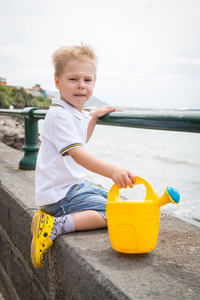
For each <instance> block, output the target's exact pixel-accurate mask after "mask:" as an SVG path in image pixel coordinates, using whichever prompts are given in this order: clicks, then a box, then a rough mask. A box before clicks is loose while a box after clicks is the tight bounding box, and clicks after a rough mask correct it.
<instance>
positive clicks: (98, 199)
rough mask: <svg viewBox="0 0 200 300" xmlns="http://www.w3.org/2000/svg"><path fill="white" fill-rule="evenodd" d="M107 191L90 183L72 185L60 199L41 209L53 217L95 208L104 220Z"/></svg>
mask: <svg viewBox="0 0 200 300" xmlns="http://www.w3.org/2000/svg"><path fill="white" fill-rule="evenodd" d="M107 196H108V192H107V191H105V190H103V189H101V188H98V187H96V186H95V185H93V184H92V183H87V182H84V183H80V184H75V185H73V186H72V187H71V188H70V189H69V191H68V192H67V194H66V196H65V197H64V198H63V199H61V200H60V201H58V202H56V203H53V204H49V205H45V206H41V209H43V210H44V211H46V212H47V213H49V214H51V215H53V216H54V217H60V216H62V215H68V214H72V213H76V212H80V211H84V210H96V211H97V212H98V213H99V214H100V215H101V216H102V217H103V218H104V219H105V220H106V202H107Z"/></svg>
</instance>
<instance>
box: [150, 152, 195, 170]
mask: <svg viewBox="0 0 200 300" xmlns="http://www.w3.org/2000/svg"><path fill="white" fill-rule="evenodd" d="M155 159H158V160H161V161H163V162H166V163H171V164H178V165H185V166H191V167H195V168H199V167H200V164H198V163H197V162H196V163H194V162H190V161H187V160H180V159H177V158H175V159H174V158H171V157H166V156H160V155H157V156H155Z"/></svg>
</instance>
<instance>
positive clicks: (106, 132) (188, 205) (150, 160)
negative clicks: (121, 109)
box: [39, 110, 200, 227]
mask: <svg viewBox="0 0 200 300" xmlns="http://www.w3.org/2000/svg"><path fill="white" fill-rule="evenodd" d="M129 112H130V110H129ZM134 112H135V111H134ZM140 113H142V114H143V111H142V110H140ZM149 113H150V112H149ZM167 113H169V112H167ZM40 122H42V120H41V121H40ZM39 128H40V129H39V130H40V131H41V128H42V126H41V125H39ZM87 150H88V151H89V152H91V153H93V154H94V155H96V156H97V157H99V158H101V159H103V160H105V161H107V162H109V163H112V164H115V165H116V166H119V167H122V168H126V169H128V170H130V171H132V172H133V173H134V174H135V175H136V176H140V177H143V178H145V179H146V180H147V181H149V182H150V183H151V184H152V185H153V186H154V188H155V189H156V191H157V193H158V196H159V197H160V196H162V195H163V194H164V189H165V185H167V186H170V187H174V188H176V189H177V190H178V191H179V193H180V205H179V207H178V206H177V205H174V204H172V203H170V204H167V205H165V206H162V207H161V213H162V212H164V213H167V214H169V215H173V216H175V217H177V218H180V219H182V220H184V221H186V222H188V223H191V224H193V225H195V226H198V227H200V134H199V133H186V132H175V131H162V130H151V129H138V128H127V127H119V126H107V125H96V128H95V130H94V133H93V135H92V137H91V139H90V141H89V142H88V144H87ZM88 180H89V181H91V182H93V183H94V184H97V185H100V186H102V187H104V188H105V189H107V190H109V189H110V188H111V186H112V185H113V182H112V180H111V179H109V178H106V177H103V176H100V175H98V174H95V173H92V172H89V171H88ZM145 191H146V189H145V187H144V185H136V186H134V188H132V189H131V188H127V189H121V190H120V195H121V197H125V198H126V199H128V200H134V201H135V200H137V201H139V200H143V199H144V198H145Z"/></svg>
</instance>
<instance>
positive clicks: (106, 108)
mask: <svg viewBox="0 0 200 300" xmlns="http://www.w3.org/2000/svg"><path fill="white" fill-rule="evenodd" d="M114 111H116V109H115V108H114V107H113V106H103V107H100V108H98V109H97V110H95V111H94V112H93V113H92V114H91V117H92V118H96V119H98V118H100V117H102V116H104V115H106V114H108V113H110V112H114Z"/></svg>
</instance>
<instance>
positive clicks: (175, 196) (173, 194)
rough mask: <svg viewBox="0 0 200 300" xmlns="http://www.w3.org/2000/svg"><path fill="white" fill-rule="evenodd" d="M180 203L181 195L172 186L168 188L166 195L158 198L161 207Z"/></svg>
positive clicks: (166, 188)
mask: <svg viewBox="0 0 200 300" xmlns="http://www.w3.org/2000/svg"><path fill="white" fill-rule="evenodd" d="M179 201H180V194H179V192H178V191H177V189H175V188H173V187H170V186H166V187H165V193H164V194H163V195H162V196H161V197H160V198H158V200H157V204H158V206H159V207H160V206H163V205H165V204H168V203H170V202H171V203H174V204H176V205H178V203H179ZM178 206H179V205H178Z"/></svg>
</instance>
